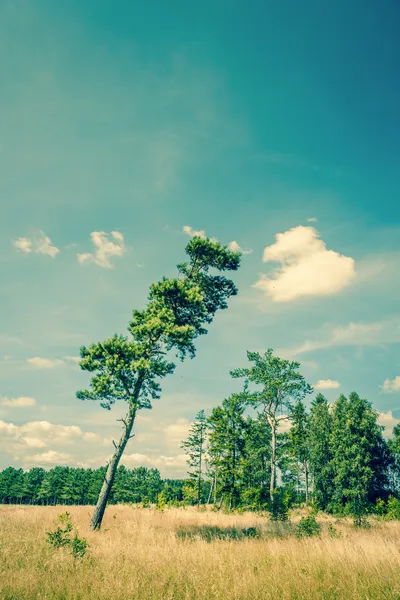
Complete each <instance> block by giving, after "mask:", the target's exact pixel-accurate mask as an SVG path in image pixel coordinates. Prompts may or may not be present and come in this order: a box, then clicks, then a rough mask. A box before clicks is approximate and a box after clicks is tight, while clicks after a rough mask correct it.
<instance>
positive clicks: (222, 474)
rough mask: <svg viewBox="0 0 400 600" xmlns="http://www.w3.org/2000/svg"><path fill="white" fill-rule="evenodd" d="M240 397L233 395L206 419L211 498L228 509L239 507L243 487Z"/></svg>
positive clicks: (243, 438) (242, 428) (241, 405)
mask: <svg viewBox="0 0 400 600" xmlns="http://www.w3.org/2000/svg"><path fill="white" fill-rule="evenodd" d="M244 409H245V407H244V404H243V400H242V397H241V395H240V394H233V395H232V396H230V397H229V398H226V399H225V400H224V401H223V402H222V406H217V407H216V408H214V409H213V411H212V413H211V415H210V417H209V420H208V421H209V425H210V434H209V449H208V454H209V460H210V464H211V466H212V468H213V469H214V470H215V473H216V474H217V475H218V480H217V477H216V481H215V494H216V496H217V494H218V493H220V494H221V504H222V503H223V502H225V504H227V505H228V507H229V508H235V507H236V506H237V505H238V504H239V498H240V490H241V486H242V484H243V453H244V448H245V431H246V419H245V418H244V416H243V413H244Z"/></svg>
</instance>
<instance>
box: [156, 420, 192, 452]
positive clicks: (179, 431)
mask: <svg viewBox="0 0 400 600" xmlns="http://www.w3.org/2000/svg"><path fill="white" fill-rule="evenodd" d="M190 426H191V422H190V421H188V420H187V419H177V420H176V421H175V423H170V424H169V425H163V426H162V427H160V428H159V429H160V431H163V432H164V436H165V442H166V444H167V446H169V447H170V448H171V447H177V448H179V447H180V445H181V442H183V441H184V440H186V439H187V437H188V435H189V429H190Z"/></svg>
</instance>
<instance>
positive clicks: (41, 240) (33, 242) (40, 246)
mask: <svg viewBox="0 0 400 600" xmlns="http://www.w3.org/2000/svg"><path fill="white" fill-rule="evenodd" d="M14 246H15V247H16V248H17V249H18V250H20V251H21V252H25V253H29V252H32V251H33V252H35V253H36V254H46V255H47V256H50V257H51V258H55V257H56V256H57V254H58V253H59V252H60V250H59V248H57V247H56V246H53V244H52V243H51V239H50V238H49V237H48V236H47V235H46V234H45V233H43V231H41V232H40V233H39V237H38V238H33V239H30V238H24V237H22V238H18V239H17V240H15V241H14Z"/></svg>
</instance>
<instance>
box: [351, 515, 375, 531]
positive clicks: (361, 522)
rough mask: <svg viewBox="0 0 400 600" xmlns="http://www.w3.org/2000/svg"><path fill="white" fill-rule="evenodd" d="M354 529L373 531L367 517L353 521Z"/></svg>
mask: <svg viewBox="0 0 400 600" xmlns="http://www.w3.org/2000/svg"><path fill="white" fill-rule="evenodd" d="M353 524H354V527H356V528H357V529H371V523H370V522H369V521H368V519H367V517H366V516H365V515H359V516H358V517H355V519H354V520H353Z"/></svg>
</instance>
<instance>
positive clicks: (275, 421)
mask: <svg viewBox="0 0 400 600" xmlns="http://www.w3.org/2000/svg"><path fill="white" fill-rule="evenodd" d="M247 358H248V360H249V362H250V363H252V365H251V366H250V367H248V368H243V369H235V370H233V371H231V376H232V377H234V378H244V392H243V397H244V398H245V399H246V403H247V404H248V405H251V406H253V407H254V408H255V409H256V410H258V411H259V412H260V413H261V414H263V415H264V417H265V418H266V420H267V421H268V424H269V426H270V428H271V474H270V484H269V494H270V500H271V502H273V500H274V493H275V489H276V471H277V434H278V427H279V425H280V424H281V423H282V422H283V421H286V420H287V419H289V418H290V414H291V412H292V410H293V406H294V403H295V402H298V401H299V400H302V399H303V398H304V397H305V396H306V395H307V394H310V393H311V392H312V387H311V386H310V385H309V384H308V383H306V381H305V379H304V377H303V376H302V375H301V374H300V373H299V372H298V369H299V368H300V363H298V362H290V361H288V360H285V359H283V358H279V356H274V354H273V351H272V349H271V348H269V349H268V350H267V352H265V353H264V355H261V354H259V352H247ZM252 386H254V387H252Z"/></svg>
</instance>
